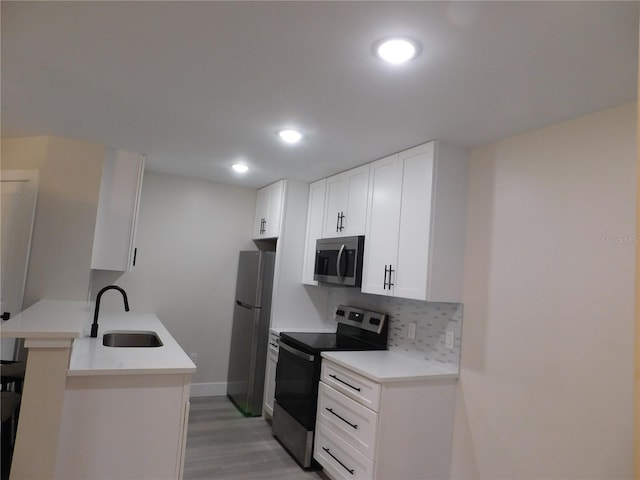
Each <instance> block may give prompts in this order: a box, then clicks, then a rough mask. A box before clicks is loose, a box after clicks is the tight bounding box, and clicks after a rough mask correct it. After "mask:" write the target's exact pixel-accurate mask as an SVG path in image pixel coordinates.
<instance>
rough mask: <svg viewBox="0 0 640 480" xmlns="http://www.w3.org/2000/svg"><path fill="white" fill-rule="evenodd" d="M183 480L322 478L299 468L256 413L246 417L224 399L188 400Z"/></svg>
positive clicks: (292, 479) (325, 478)
mask: <svg viewBox="0 0 640 480" xmlns="http://www.w3.org/2000/svg"><path fill="white" fill-rule="evenodd" d="M184 478H185V480H196V479H197V480H237V479H242V480H252V479H255V480H258V479H259V480H266V479H274V480H275V479H277V480H320V479H322V480H327V479H328V477H326V476H325V475H324V474H323V473H322V472H321V471H311V472H309V471H304V470H302V469H301V468H300V467H299V466H298V464H297V463H296V462H295V461H294V460H293V459H292V458H291V457H290V456H289V454H288V453H287V452H286V451H285V450H284V449H283V448H282V446H281V445H280V444H279V443H278V442H277V440H276V439H275V438H273V436H272V435H271V426H270V425H269V424H268V423H267V422H266V421H265V420H264V418H262V417H254V418H247V417H244V416H242V414H241V413H240V412H239V411H238V410H237V409H236V408H235V407H234V405H233V404H232V403H231V402H230V401H229V399H228V398H227V397H197V398H192V399H191V409H190V412H189V429H188V433H187V454H186V459H185V467H184Z"/></svg>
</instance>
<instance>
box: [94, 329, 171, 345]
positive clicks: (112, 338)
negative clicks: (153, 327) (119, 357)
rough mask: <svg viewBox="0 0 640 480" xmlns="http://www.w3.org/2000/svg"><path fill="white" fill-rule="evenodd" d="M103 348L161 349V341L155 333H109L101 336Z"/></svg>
mask: <svg viewBox="0 0 640 480" xmlns="http://www.w3.org/2000/svg"><path fill="white" fill-rule="evenodd" d="M102 344H103V345H104V346H105V347H161V346H162V341H161V340H160V337H158V335H157V334H156V333H155V332H134V331H123V332H109V333H105V334H104V335H103V336H102Z"/></svg>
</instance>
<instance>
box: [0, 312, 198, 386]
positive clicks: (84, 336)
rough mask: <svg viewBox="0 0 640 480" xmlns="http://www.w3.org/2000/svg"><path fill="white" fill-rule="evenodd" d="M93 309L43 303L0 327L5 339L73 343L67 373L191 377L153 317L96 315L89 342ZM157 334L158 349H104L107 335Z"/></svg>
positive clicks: (192, 368) (179, 350)
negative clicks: (96, 327) (123, 332)
mask: <svg viewBox="0 0 640 480" xmlns="http://www.w3.org/2000/svg"><path fill="white" fill-rule="evenodd" d="M93 309H94V305H93V303H91V302H86V301H66V300H41V301H39V302H38V303H36V304H35V305H33V306H31V307H29V308H28V309H26V310H24V311H23V312H22V313H19V314H17V315H15V316H14V317H13V318H11V319H10V320H8V321H7V322H4V323H2V325H1V326H0V335H1V336H2V337H8V338H30V339H61V338H69V339H74V340H73V344H72V346H71V358H70V360H69V369H68V371H67V375H69V376H76V375H135V374H154V375H155V374H163V373H193V372H195V371H196V366H195V365H194V363H193V362H192V361H191V359H190V358H189V356H188V355H187V354H186V353H185V352H184V350H182V348H181V347H180V345H178V343H177V342H176V341H175V339H174V338H173V337H172V336H171V334H170V333H169V331H168V330H167V329H166V328H165V327H164V325H162V323H161V322H160V320H159V319H158V317H156V315H154V314H151V313H134V312H124V311H123V312H122V313H110V312H106V311H104V312H100V316H99V318H98V325H99V330H98V337H97V338H91V337H90V336H89V334H90V332H91V323H92V322H93V312H94V310H93ZM119 330H136V331H145V332H149V331H150V332H156V333H157V335H158V337H160V340H161V341H162V343H163V345H162V346H161V347H105V346H104V345H102V336H103V335H104V334H105V333H107V332H110V331H119Z"/></svg>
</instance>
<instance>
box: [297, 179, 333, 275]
mask: <svg viewBox="0 0 640 480" xmlns="http://www.w3.org/2000/svg"><path fill="white" fill-rule="evenodd" d="M326 184H327V180H326V179H324V178H323V179H322V180H318V181H317V182H314V183H312V184H311V185H309V206H308V209H307V235H306V243H305V247H304V265H303V270H302V283H305V284H307V285H317V284H318V282H316V281H315V280H314V279H313V270H314V266H315V262H316V240H317V239H319V238H322V224H323V218H324V197H325V187H326Z"/></svg>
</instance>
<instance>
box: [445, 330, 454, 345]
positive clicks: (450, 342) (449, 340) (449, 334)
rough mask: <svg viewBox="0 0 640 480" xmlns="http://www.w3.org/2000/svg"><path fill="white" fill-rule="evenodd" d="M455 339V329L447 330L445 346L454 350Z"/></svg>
mask: <svg viewBox="0 0 640 480" xmlns="http://www.w3.org/2000/svg"><path fill="white" fill-rule="evenodd" d="M454 339H455V337H454V334H453V330H447V333H446V334H445V336H444V346H445V347H446V348H448V349H449V350H453V340H454Z"/></svg>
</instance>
